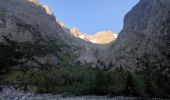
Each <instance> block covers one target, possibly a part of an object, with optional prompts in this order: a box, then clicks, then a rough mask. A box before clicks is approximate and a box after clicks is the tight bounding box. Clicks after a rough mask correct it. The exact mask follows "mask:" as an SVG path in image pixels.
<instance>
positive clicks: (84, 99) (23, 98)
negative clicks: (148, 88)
mask: <svg viewBox="0 0 170 100" xmlns="http://www.w3.org/2000/svg"><path fill="white" fill-rule="evenodd" d="M0 100H165V99H157V98H153V99H141V98H135V97H123V96H117V97H107V96H76V97H74V96H62V95H52V94H34V93H31V92H28V91H27V92H25V91H22V90H17V89H14V88H13V87H4V88H2V91H1V92H0ZM167 100H168V99H167Z"/></svg>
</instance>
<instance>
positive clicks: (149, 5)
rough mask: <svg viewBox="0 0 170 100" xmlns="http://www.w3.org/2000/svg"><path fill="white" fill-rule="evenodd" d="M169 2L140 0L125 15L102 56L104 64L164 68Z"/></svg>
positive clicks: (131, 68) (134, 68)
mask: <svg viewBox="0 0 170 100" xmlns="http://www.w3.org/2000/svg"><path fill="white" fill-rule="evenodd" d="M169 5H170V1H169V0H140V2H139V3H138V4H137V5H136V6H135V7H134V8H133V9H132V10H131V11H130V12H129V13H128V14H127V15H126V16H125V19H124V27H123V29H122V31H121V32H120V34H119V35H118V38H117V40H116V42H115V43H113V44H111V46H110V48H109V49H108V52H109V53H108V54H107V55H105V57H103V56H102V58H104V59H103V60H104V61H105V62H106V64H107V65H109V64H110V65H111V66H112V68H113V69H114V68H124V69H129V70H136V69H141V68H143V67H148V66H149V67H152V68H159V69H166V68H167V67H168V66H169V63H170V62H169V50H168V47H169V44H168V42H170V41H169V36H170V6H169ZM110 55H112V56H110ZM106 59H110V61H109V60H107V61H106Z"/></svg>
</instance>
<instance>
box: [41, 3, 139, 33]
mask: <svg viewBox="0 0 170 100" xmlns="http://www.w3.org/2000/svg"><path fill="white" fill-rule="evenodd" d="M39 1H40V3H42V4H43V5H48V6H49V7H50V9H51V11H52V12H53V13H54V15H55V16H56V18H57V19H59V20H60V21H62V22H64V24H65V25H66V26H67V27H68V28H72V27H74V26H76V27H78V28H79V29H80V30H81V31H82V32H85V33H89V34H94V33H96V32H98V31H106V30H111V31H113V32H115V33H118V32H120V30H121V29H122V27H123V19H124V15H125V14H126V13H127V12H128V11H129V10H130V9H131V8H132V7H133V6H134V5H136V4H137V2H139V0H39Z"/></svg>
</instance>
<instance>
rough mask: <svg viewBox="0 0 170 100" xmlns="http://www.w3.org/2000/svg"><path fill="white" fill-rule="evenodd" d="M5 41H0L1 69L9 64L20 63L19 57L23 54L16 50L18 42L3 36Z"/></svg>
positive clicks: (9, 65)
mask: <svg viewBox="0 0 170 100" xmlns="http://www.w3.org/2000/svg"><path fill="white" fill-rule="evenodd" d="M4 39H5V41H6V43H0V69H1V71H3V70H6V69H8V68H9V67H11V66H15V65H18V64H20V62H19V59H21V58H22V56H23V54H22V53H21V52H19V51H18V49H19V44H18V43H17V42H15V41H12V40H9V39H8V38H6V37H4Z"/></svg>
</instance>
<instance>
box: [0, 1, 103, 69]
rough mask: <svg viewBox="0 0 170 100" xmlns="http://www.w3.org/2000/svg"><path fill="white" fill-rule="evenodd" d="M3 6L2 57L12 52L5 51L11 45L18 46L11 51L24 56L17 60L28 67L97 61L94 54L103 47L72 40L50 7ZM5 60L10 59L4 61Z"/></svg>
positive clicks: (13, 3) (15, 3)
mask: <svg viewBox="0 0 170 100" xmlns="http://www.w3.org/2000/svg"><path fill="white" fill-rule="evenodd" d="M0 2H1V4H0V42H1V44H2V47H3V48H4V49H3V48H2V47H1V48H2V49H1V50H2V52H1V53H3V52H9V51H6V50H5V48H6V47H5V44H6V42H7V44H8V45H13V44H11V43H15V45H17V46H16V47H15V48H11V47H9V49H11V50H15V51H13V52H17V53H19V54H20V53H23V54H22V56H20V57H19V58H18V57H17V58H16V59H18V60H20V61H22V62H24V63H25V64H26V65H29V66H35V65H40V64H50V65H51V64H52V65H61V64H62V63H63V64H64V63H76V62H77V61H79V60H80V61H83V62H88V61H90V62H93V61H94V60H95V59H96V57H95V54H94V52H96V51H95V50H96V48H98V47H100V46H99V45H98V46H94V44H91V43H90V42H87V41H84V40H81V39H77V38H75V37H72V36H71V35H70V34H71V33H70V31H69V30H68V29H67V28H66V27H65V26H64V24H63V23H62V22H61V21H59V20H58V19H56V18H55V16H54V15H53V13H52V12H51V11H50V9H49V8H48V6H42V5H40V3H38V0H5V1H4V0H0ZM21 8H22V9H21ZM92 49H93V50H92ZM10 52H11V51H10ZM1 55H3V54H1ZM20 55H21V54H20ZM11 56H12V55H11ZM5 57H7V55H6V56H2V58H1V59H3V58H5ZM9 57H10V55H9ZM73 59H74V60H73ZM2 63H4V62H3V61H2Z"/></svg>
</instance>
